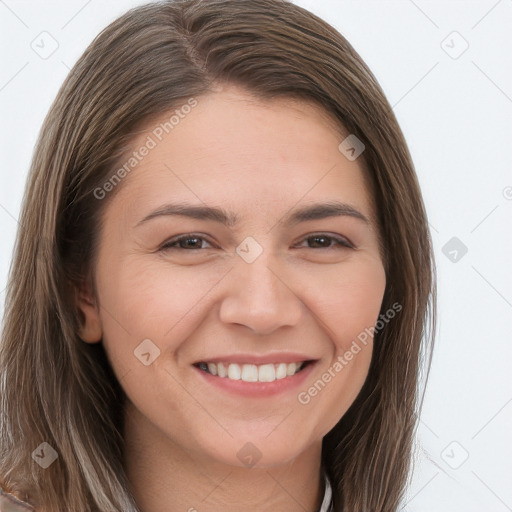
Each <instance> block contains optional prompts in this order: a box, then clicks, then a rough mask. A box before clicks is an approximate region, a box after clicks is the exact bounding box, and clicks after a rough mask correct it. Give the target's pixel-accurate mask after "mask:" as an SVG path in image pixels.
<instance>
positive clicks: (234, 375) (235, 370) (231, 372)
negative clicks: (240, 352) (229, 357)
mask: <svg viewBox="0 0 512 512" xmlns="http://www.w3.org/2000/svg"><path fill="white" fill-rule="evenodd" d="M241 376H242V371H241V370H240V366H239V365H237V364H230V365H229V367H228V377H229V378H230V379H232V380H240V377H241Z"/></svg>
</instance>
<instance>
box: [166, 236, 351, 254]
mask: <svg viewBox="0 0 512 512" xmlns="http://www.w3.org/2000/svg"><path fill="white" fill-rule="evenodd" d="M312 238H327V239H328V240H333V241H334V242H335V243H336V244H337V246H338V247H339V248H340V249H354V246H353V245H352V244H351V243H350V242H349V241H348V240H346V239H344V238H340V237H337V236H333V235H328V234H326V233H319V234H315V235H309V236H307V237H306V238H304V239H303V240H302V241H306V240H310V239H312ZM190 239H198V240H205V241H206V242H208V240H207V239H206V238H205V237H203V236H200V235H195V234H193V233H190V234H187V235H181V236H179V237H177V238H174V239H171V240H169V241H168V242H166V243H165V244H164V245H162V247H160V251H168V250H172V249H178V250H182V251H200V250H203V249H201V248H192V249H186V248H184V247H176V244H179V243H180V242H181V241H183V240H190ZM208 243H210V242H208ZM210 245H211V244H210ZM334 248H335V246H333V245H330V246H329V247H307V249H324V250H329V249H334Z"/></svg>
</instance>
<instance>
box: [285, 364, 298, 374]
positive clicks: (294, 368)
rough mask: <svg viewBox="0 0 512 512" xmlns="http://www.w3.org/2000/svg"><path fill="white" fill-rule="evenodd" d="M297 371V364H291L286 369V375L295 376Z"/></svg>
mask: <svg viewBox="0 0 512 512" xmlns="http://www.w3.org/2000/svg"><path fill="white" fill-rule="evenodd" d="M296 371H297V365H296V364H295V363H290V364H289V365H288V366H287V367H286V375H293V374H294V373H295V372H296Z"/></svg>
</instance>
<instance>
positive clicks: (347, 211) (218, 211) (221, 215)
mask: <svg viewBox="0 0 512 512" xmlns="http://www.w3.org/2000/svg"><path fill="white" fill-rule="evenodd" d="M174 215H176V216H182V217H189V218H192V219H197V220H210V221H213V222H218V223H220V224H223V225H225V226H227V227H230V228H232V227H234V226H235V225H236V224H237V222H238V220H239V218H238V216H237V215H236V214H235V213H232V212H229V211H227V210H225V209H223V208H219V207H214V206H200V205H192V204H188V203H171V204H166V205H164V206H161V207H160V208H158V209H157V210H155V211H153V212H151V213H150V214H149V215H147V216H146V217H144V218H143V219H142V220H141V221H139V222H138V223H137V224H136V227H138V226H140V225H141V224H144V223H146V222H148V221H149V220H151V219H154V218H157V217H162V216H174ZM341 216H347V217H352V218H355V219H359V220H361V221H363V222H365V223H367V224H369V223H370V221H369V220H368V219H367V218H366V217H365V216H364V215H363V214H362V213H361V212H359V211H358V210H356V209H355V208H354V207H353V206H350V205H349V204H346V203H341V202H339V201H329V202H326V203H315V204H312V205H308V206H303V207H301V208H298V209H296V210H293V211H292V212H291V213H290V214H288V215H287V216H286V217H285V218H284V220H283V221H282V222H283V223H284V224H285V225H287V226H294V225H296V224H299V223H301V222H307V221H311V220H319V219H326V218H329V217H341Z"/></svg>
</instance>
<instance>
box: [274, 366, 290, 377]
mask: <svg viewBox="0 0 512 512" xmlns="http://www.w3.org/2000/svg"><path fill="white" fill-rule="evenodd" d="M287 366H288V365H287V364H286V363H280V364H279V365H277V370H276V379H284V378H285V377H286V375H287V373H286V369H287Z"/></svg>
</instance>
